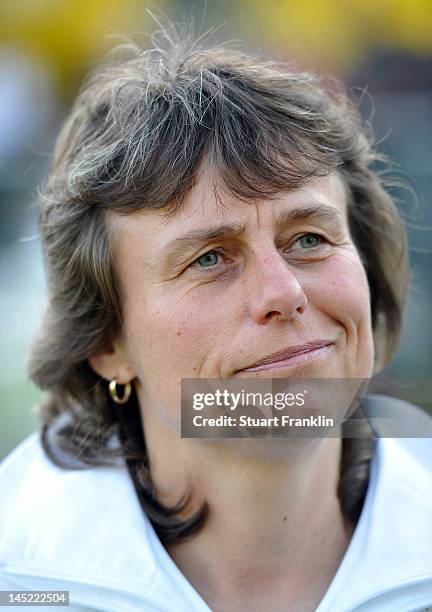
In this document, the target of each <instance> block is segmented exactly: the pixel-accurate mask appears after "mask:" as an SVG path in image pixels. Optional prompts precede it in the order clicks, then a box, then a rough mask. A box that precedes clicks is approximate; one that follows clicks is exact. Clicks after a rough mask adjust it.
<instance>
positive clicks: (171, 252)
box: [164, 204, 343, 261]
mask: <svg viewBox="0 0 432 612" xmlns="http://www.w3.org/2000/svg"><path fill="white" fill-rule="evenodd" d="M309 219H314V220H316V221H323V222H326V223H336V224H337V225H338V226H340V225H341V224H342V222H343V219H342V215H341V213H340V211H339V210H338V209H337V208H335V207H333V206H326V205H324V204H319V205H314V206H307V207H302V208H295V209H294V210H286V211H283V212H281V213H280V215H279V216H278V218H277V220H276V231H281V230H282V229H284V228H286V226H288V225H292V224H293V223H296V222H298V221H305V220H309ZM247 227H248V224H247V223H244V224H237V223H232V224H226V223H223V224H220V225H215V226H213V227H206V228H198V229H193V230H190V231H188V232H187V233H185V234H183V235H182V236H179V237H178V238H174V239H173V240H171V241H170V242H168V243H167V244H166V245H165V247H164V253H168V256H167V259H168V260H169V261H171V260H172V259H173V258H175V257H177V256H178V255H180V254H181V253H182V252H184V250H186V249H188V248H191V247H199V246H200V245H203V244H205V243H206V242H210V241H211V240H216V239H217V240H220V239H223V238H234V237H237V236H239V235H240V234H242V233H244V232H245V231H246V230H247Z"/></svg>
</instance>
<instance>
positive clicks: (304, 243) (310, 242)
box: [294, 233, 323, 249]
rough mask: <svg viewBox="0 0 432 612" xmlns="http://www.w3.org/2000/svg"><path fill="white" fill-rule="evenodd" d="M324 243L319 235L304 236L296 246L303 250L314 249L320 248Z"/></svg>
mask: <svg viewBox="0 0 432 612" xmlns="http://www.w3.org/2000/svg"><path fill="white" fill-rule="evenodd" d="M322 242H323V237H322V236H320V235H319V234H311V233H309V234H304V235H303V236H300V238H298V239H297V240H296V241H295V242H294V244H297V243H298V244H300V246H301V247H302V248H303V249H313V248H314V247H317V246H319V245H320V244H321V243H322Z"/></svg>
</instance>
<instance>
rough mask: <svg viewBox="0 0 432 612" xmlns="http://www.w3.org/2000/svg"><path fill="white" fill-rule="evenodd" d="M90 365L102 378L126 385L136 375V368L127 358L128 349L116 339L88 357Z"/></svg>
mask: <svg viewBox="0 0 432 612" xmlns="http://www.w3.org/2000/svg"><path fill="white" fill-rule="evenodd" d="M88 363H89V365H90V367H91V368H92V369H93V370H94V371H95V372H96V373H97V374H99V376H102V378H105V379H106V380H112V379H113V378H115V379H116V380H117V382H118V383H120V384H121V385H124V384H126V383H128V382H130V381H131V380H133V379H134V378H135V376H136V374H135V371H134V368H133V367H132V364H131V363H130V361H129V359H128V358H127V355H126V351H125V349H124V347H123V345H122V344H121V343H120V342H119V341H114V342H113V343H112V344H111V346H109V347H108V348H107V349H106V350H105V351H103V352H101V353H98V354H97V355H93V356H92V357H90V358H89V359H88Z"/></svg>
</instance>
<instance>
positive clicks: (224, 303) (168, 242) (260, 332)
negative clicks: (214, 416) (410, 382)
mask: <svg viewBox="0 0 432 612" xmlns="http://www.w3.org/2000/svg"><path fill="white" fill-rule="evenodd" d="M109 228H110V231H112V232H113V235H114V236H115V245H114V250H113V256H114V261H115V265H116V268H117V272H118V275H119V278H120V284H121V288H122V292H123V300H124V312H123V314H124V328H123V334H122V337H121V339H120V340H119V343H118V344H117V349H116V350H117V353H116V354H117V357H118V355H119V354H120V355H122V356H123V357H122V358H123V359H124V363H127V364H128V369H129V372H131V373H132V374H133V375H135V376H136V377H137V380H136V383H137V384H138V386H139V390H140V392H141V397H145V398H146V399H147V400H148V401H149V402H154V405H160V406H163V405H166V406H173V405H176V406H178V403H179V401H178V397H179V389H180V383H181V379H183V378H198V377H199V378H221V377H252V378H255V377H267V378H276V377H284V378H288V377H293V378H304V377H310V378H367V377H369V376H370V375H371V372H372V368H373V338H372V330H371V316H370V296H369V288H368V282H367V278H366V274H365V271H364V268H363V266H362V263H361V261H360V258H359V255H358V253H357V250H356V247H355V246H354V244H353V241H352V239H351V237H350V234H349V229H348V224H347V211H346V195H345V190H344V186H343V183H342V181H341V179H340V178H339V176H338V175H336V174H331V175H329V176H326V177H316V178H313V179H312V180H311V181H310V182H309V183H308V184H307V186H305V187H303V188H301V189H296V190H292V191H289V192H286V193H284V194H282V195H280V196H279V197H277V198H276V199H273V200H261V201H257V202H256V203H243V202H241V201H239V200H238V199H236V198H234V197H233V196H226V197H224V199H223V204H222V203H221V202H220V201H218V200H217V199H216V198H215V196H214V192H213V191H212V189H211V186H210V182H209V181H208V177H206V175H205V174H204V175H203V176H202V177H201V179H200V181H199V182H198V183H197V185H196V187H195V188H194V190H193V191H192V192H191V193H190V195H189V196H188V198H187V200H186V201H185V203H184V206H183V207H182V209H181V211H179V212H178V213H177V215H176V216H175V217H174V218H172V219H170V220H167V218H166V217H164V216H163V214H162V212H161V211H160V210H145V211H142V212H140V213H138V214H134V215H131V216H129V217H120V216H118V215H115V214H113V213H110V216H109ZM311 342H323V343H324V344H326V345H327V346H326V347H325V348H322V349H320V350H315V351H311V352H309V353H308V354H307V357H305V356H303V357H302V358H297V359H295V360H292V361H291V362H290V361H285V362H281V361H279V362H277V363H273V364H270V365H269V364H267V365H266V367H264V368H258V369H256V368H254V369H253V370H252V371H247V368H250V367H251V366H253V365H254V364H256V363H257V362H259V361H262V360H264V359H265V358H266V357H267V356H269V355H272V354H274V353H276V352H278V351H281V350H283V349H286V348H288V347H293V346H297V345H304V344H306V343H311ZM117 363H119V362H117ZM122 363H123V362H122ZM117 373H118V372H117ZM111 374H112V373H111ZM177 409H178V408H177Z"/></svg>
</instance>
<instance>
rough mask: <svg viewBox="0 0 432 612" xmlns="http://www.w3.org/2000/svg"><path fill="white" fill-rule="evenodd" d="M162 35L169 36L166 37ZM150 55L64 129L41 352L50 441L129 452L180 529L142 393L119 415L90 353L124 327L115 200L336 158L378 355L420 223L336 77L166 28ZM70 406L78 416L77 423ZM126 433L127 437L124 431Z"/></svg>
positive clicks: (305, 176) (344, 470)
mask: <svg viewBox="0 0 432 612" xmlns="http://www.w3.org/2000/svg"><path fill="white" fill-rule="evenodd" d="M161 41H162V43H161ZM153 43H154V47H153V48H151V49H150V50H147V51H144V52H142V51H141V50H140V49H138V48H137V47H136V46H134V45H129V46H128V47H127V48H125V47H124V46H123V47H122V48H121V49H122V51H121V52H120V53H119V54H118V56H115V57H114V59H111V60H110V61H109V62H108V63H105V64H104V65H102V66H101V67H100V68H99V69H97V70H96V71H95V72H94V73H93V74H91V75H90V77H89V78H88V79H87V81H86V82H85V84H84V87H83V88H82V90H81V92H80V94H79V95H78V97H77V99H76V101H75V103H74V106H73V108H72V110H71V112H70V115H69V117H68V119H67V121H66V122H65V124H64V126H63V129H62V131H61V134H60V136H59V139H58V142H57V146H56V149H55V153H54V159H53V162H52V168H51V171H50V174H49V176H48V177H47V180H46V182H45V184H44V186H43V188H42V190H41V193H40V198H39V202H38V205H39V220H40V231H41V236H42V242H43V249H44V255H45V262H46V271H47V277H48V291H49V304H48V308H47V311H46V313H45V316H44V319H43V323H42V326H41V330H40V333H39V335H38V337H37V338H36V340H35V342H34V345H33V349H32V353H31V358H30V362H29V372H30V376H31V378H32V380H33V381H34V382H35V383H36V385H38V386H39V387H40V388H41V389H44V390H46V391H47V392H48V393H47V394H46V398H45V400H44V401H43V403H42V404H41V406H40V411H39V415H40V420H41V424H42V428H41V434H42V443H43V445H44V448H45V450H46V452H47V453H48V455H49V456H50V457H51V458H52V460H53V461H55V462H56V463H57V464H58V465H62V466H63V467H73V465H72V463H70V462H68V461H64V460H63V459H61V457H60V455H59V453H58V450H59V449H61V450H62V451H64V452H66V453H67V455H68V456H71V457H75V458H79V459H80V460H81V463H82V465H105V464H107V462H109V461H110V460H111V459H112V458H114V457H116V456H119V455H121V456H123V457H124V458H125V459H126V461H127V465H128V467H129V470H130V473H131V475H132V477H133V480H134V484H135V487H136V490H137V494H138V496H139V499H140V501H141V504H142V506H143V508H144V510H145V511H146V513H147V514H148V516H149V517H150V519H151V521H152V523H153V525H154V526H155V528H156V531H157V533H158V534H159V536H160V537H161V539H162V540H163V541H165V542H173V541H178V540H179V539H181V538H182V537H186V536H189V535H191V534H192V533H195V532H196V531H197V530H198V529H199V528H200V526H201V525H202V524H203V522H204V519H205V510H204V509H203V510H202V511H201V512H199V513H197V514H196V515H194V516H192V517H191V518H190V519H188V520H180V519H179V518H178V516H176V514H177V512H178V511H179V509H180V508H182V507H183V506H184V504H182V503H179V506H178V507H176V508H171V509H169V508H164V507H163V506H161V505H160V504H159V502H158V501H157V499H156V498H155V496H154V494H153V490H152V486H151V473H150V472H151V470H150V466H149V465H148V458H147V453H146V446H145V438H144V436H143V433H142V427H141V420H140V413H139V406H138V401H137V398H136V396H135V394H133V395H132V396H131V399H130V401H129V404H128V406H127V407H126V408H125V407H123V408H122V411H121V412H120V411H119V410H117V406H116V405H115V404H113V402H112V400H111V399H110V397H109V394H108V393H107V390H106V384H105V382H104V381H103V380H102V379H101V377H99V376H98V375H97V374H96V373H95V372H94V371H93V370H92V369H91V368H90V366H89V364H88V362H87V359H88V358H89V357H90V356H92V355H94V354H96V353H97V352H98V351H101V350H103V349H104V348H106V347H107V346H108V344H109V343H110V342H112V340H114V339H115V338H116V336H117V335H118V334H119V332H120V330H121V328H122V308H121V306H122V298H121V294H120V289H119V282H118V279H117V278H116V273H115V267H114V264H113V261H112V259H111V242H110V235H109V234H108V232H107V227H106V224H105V211H108V210H112V211H115V212H117V213H119V214H125V215H127V214H132V213H134V212H135V211H139V210H141V209H143V208H162V209H164V210H165V211H166V212H167V214H168V215H171V214H174V213H175V211H176V210H177V209H179V207H181V205H182V202H183V200H184V198H185V197H186V196H187V194H188V193H189V192H190V190H191V188H192V187H193V185H194V182H195V180H196V177H197V170H198V167H199V164H200V163H201V162H202V161H203V160H206V161H208V162H210V163H211V165H212V167H213V168H214V170H215V176H217V179H218V182H219V183H220V184H221V185H223V187H224V188H225V189H227V190H229V191H230V192H231V193H233V194H235V195H236V196H237V197H238V198H241V199H243V200H249V199H252V198H257V197H259V198H271V197H272V196H273V195H275V194H278V193H280V192H282V191H285V190H289V189H295V188H298V187H300V186H302V185H304V184H305V183H306V182H307V181H308V180H309V179H310V178H311V177H313V176H317V175H326V174H328V173H330V172H332V171H336V172H338V173H339V175H340V176H341V177H342V179H343V181H344V184H345V186H346V189H347V194H348V219H349V227H350V231H351V234H352V238H353V240H354V243H355V245H356V247H357V249H358V251H359V254H360V256H361V259H362V261H363V264H364V266H365V270H366V273H367V277H368V281H369V287H370V293H371V313H372V323H373V331H374V337H375V347H376V352H377V355H378V360H379V362H380V363H379V365H377V367H382V365H384V364H386V363H387V362H388V361H389V359H390V358H391V356H392V354H393V352H394V350H395V347H396V343H397V339H398V336H399V333H400V327H401V321H402V313H403V308H404V303H405V298H406V292H407V288H408V279H409V273H408V262H407V250H406V236H405V229H404V225H403V223H402V220H401V218H400V215H399V213H398V210H397V207H396V206H395V203H394V202H393V200H392V198H391V197H390V195H389V194H388V193H387V192H386V190H385V189H384V187H383V184H382V181H381V180H380V177H379V175H378V174H377V172H376V171H374V170H373V168H372V166H373V164H375V163H376V162H385V158H384V157H383V156H382V155H380V154H378V153H377V151H376V150H375V148H374V145H373V141H372V136H371V133H370V131H369V130H367V129H366V128H365V126H364V125H363V123H362V120H361V118H360V113H359V111H358V108H357V105H356V104H355V103H354V102H352V101H350V99H349V97H348V95H347V94H346V92H345V90H344V88H343V86H342V85H341V84H340V83H339V82H338V81H337V80H336V79H323V78H320V77H319V76H317V75H315V74H312V73H309V72H307V73H306V72H301V71H298V70H296V69H294V68H293V67H292V66H290V65H283V64H280V63H276V62H272V61H269V60H264V59H259V58H256V57H252V56H250V55H248V54H245V53H243V52H240V51H238V50H233V49H228V48H223V47H220V46H214V47H208V48H205V47H203V46H202V43H201V44H197V43H196V42H194V41H193V40H192V39H190V38H189V37H188V36H184V33H183V32H182V30H176V29H175V28H173V29H172V30H171V31H168V30H164V31H163V32H162V33H159V34H156V35H155V36H154V37H153ZM64 418H66V422H65V421H64ZM115 434H118V436H119V440H120V444H119V446H117V447H116V448H112V447H111V446H112V445H111V441H112V439H113V438H112V437H113V435H115ZM343 444H344V447H343V454H342V463H341V479H340V487H339V495H340V499H341V506H342V510H343V512H344V515H345V516H346V517H347V518H349V519H350V520H351V521H355V520H356V519H357V517H358V515H359V512H360V509H361V506H362V502H363V499H364V494H365V490H366V484H367V474H368V465H369V460H370V457H371V454H372V442H371V441H370V440H367V441H365V440H359V439H357V440H355V441H354V440H349V439H344V440H343Z"/></svg>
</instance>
